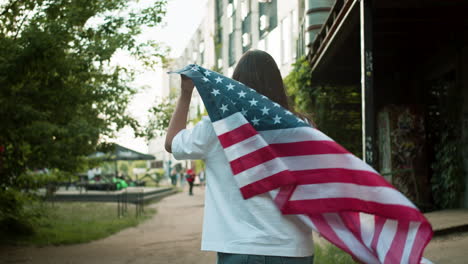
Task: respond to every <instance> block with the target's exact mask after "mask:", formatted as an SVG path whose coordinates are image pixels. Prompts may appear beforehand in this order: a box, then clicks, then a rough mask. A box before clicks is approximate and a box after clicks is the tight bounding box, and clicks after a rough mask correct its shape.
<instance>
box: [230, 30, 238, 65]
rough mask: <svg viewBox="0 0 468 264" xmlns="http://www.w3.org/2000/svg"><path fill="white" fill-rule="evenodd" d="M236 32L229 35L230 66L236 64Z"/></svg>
mask: <svg viewBox="0 0 468 264" xmlns="http://www.w3.org/2000/svg"><path fill="white" fill-rule="evenodd" d="M234 41H235V39H234V32H231V33H230V34H229V60H228V62H229V66H232V65H233V64H234V63H235V62H236V51H235V50H236V47H235V42H234Z"/></svg>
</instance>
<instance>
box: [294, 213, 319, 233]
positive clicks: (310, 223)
mask: <svg viewBox="0 0 468 264" xmlns="http://www.w3.org/2000/svg"><path fill="white" fill-rule="evenodd" d="M297 217H299V219H301V221H302V222H304V224H306V225H307V226H308V227H310V228H311V229H312V230H314V231H315V232H318V230H317V227H316V226H315V224H314V222H313V221H312V219H310V216H308V215H303V214H301V215H297Z"/></svg>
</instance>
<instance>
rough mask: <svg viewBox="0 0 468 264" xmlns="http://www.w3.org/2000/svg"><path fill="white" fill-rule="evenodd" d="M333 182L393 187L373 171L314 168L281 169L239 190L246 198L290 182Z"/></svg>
mask: <svg viewBox="0 0 468 264" xmlns="http://www.w3.org/2000/svg"><path fill="white" fill-rule="evenodd" d="M333 182H339V183H354V184H358V185H363V186H376V187H378V186H381V187H389V188H394V187H393V186H392V185H391V184H389V183H388V182H387V181H386V180H385V179H384V178H383V177H382V176H380V175H378V174H376V173H374V172H369V171H360V170H349V169H315V170H302V171H287V170H285V171H281V172H279V173H276V174H274V175H272V176H269V177H266V178H264V179H261V180H259V181H256V182H253V183H251V184H248V185H246V186H244V187H242V188H241V192H242V195H243V196H244V198H245V199H247V198H250V197H252V196H255V195H258V194H262V193H265V192H268V191H272V190H274V189H277V188H279V187H281V186H284V185H288V184H292V183H297V184H320V183H333Z"/></svg>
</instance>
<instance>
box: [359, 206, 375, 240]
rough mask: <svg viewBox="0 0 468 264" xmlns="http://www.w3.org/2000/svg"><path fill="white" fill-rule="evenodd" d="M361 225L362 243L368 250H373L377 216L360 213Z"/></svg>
mask: <svg viewBox="0 0 468 264" xmlns="http://www.w3.org/2000/svg"><path fill="white" fill-rule="evenodd" d="M359 223H360V226H361V238H362V241H363V242H364V244H365V245H366V246H367V247H368V248H371V243H372V238H374V232H375V216H374V215H371V214H366V213H359Z"/></svg>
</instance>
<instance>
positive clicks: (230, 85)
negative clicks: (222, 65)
mask: <svg viewBox="0 0 468 264" xmlns="http://www.w3.org/2000/svg"><path fill="white" fill-rule="evenodd" d="M226 87H227V89H228V91H230V90H234V85H232V83H230V84H228V85H226Z"/></svg>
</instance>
